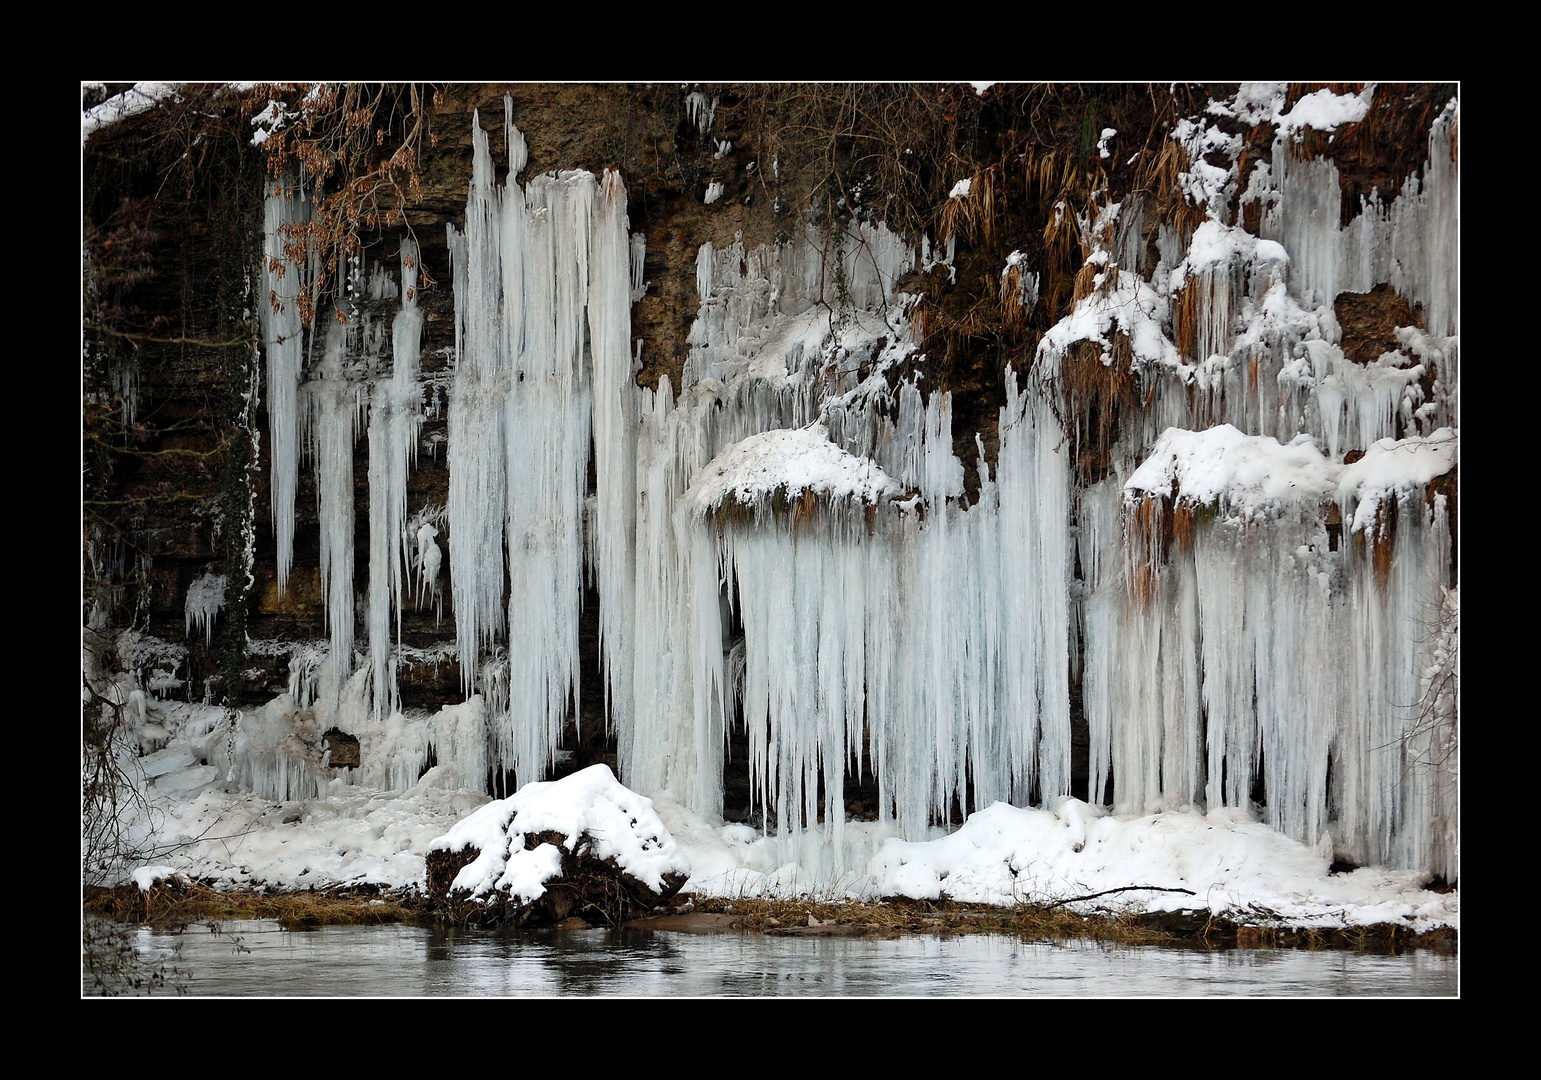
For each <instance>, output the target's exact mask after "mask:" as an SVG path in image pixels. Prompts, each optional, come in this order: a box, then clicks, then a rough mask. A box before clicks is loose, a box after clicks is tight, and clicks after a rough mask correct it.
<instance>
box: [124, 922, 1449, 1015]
mask: <svg viewBox="0 0 1541 1080" xmlns="http://www.w3.org/2000/svg"><path fill="white" fill-rule="evenodd" d="M221 931H222V932H221V933H218V934H215V933H212V932H210V930H209V929H208V928H207V927H206V926H201V925H199V926H193V927H190V928H189V929H188V930H186V931H184V932H183V933H180V934H164V933H156V932H152V931H150V930H148V929H140V930H137V931H135V932H134V935H133V941H134V944H135V947H136V949H137V950H138V951H139V952H140V954H141V956H143V957H145V958H146V959H167V960H169V961H170V962H171V963H172V964H174V965H175V966H176V967H177V968H179V969H181V970H184V971H189V972H191V978H190V980H189V981H188V982H187V983H186V985H187V992H188V993H189V994H192V995H228V996H243V997H244V996H317V995H322V996H351V997H358V996H406V997H432V996H454V995H461V996H477V997H487V996H507V997H526V996H532V995H545V996H565V995H574V996H577V995H585V996H596V995H625V996H634V997H664V996H667V997H688V996H710V997H742V996H809V997H865V996H896V995H900V996H902V995H910V996H923V997H940V996H975V995H996V996H1027V995H1039V996H1065V997H1069V996H1074V997H1087V996H1099V995H1101V996H1127V995H1140V996H1149V995H1162V996H1200V995H1202V996H1205V997H1212V996H1217V995H1218V996H1274V997H1278V996H1314V997H1337V996H1424V997H1433V996H1445V995H1454V994H1456V993H1458V992H1459V974H1460V965H1459V959H1458V957H1454V956H1444V955H1440V954H1438V953H1433V952H1429V951H1426V950H1419V951H1415V952H1411V953H1407V954H1404V955H1402V956H1368V955H1359V954H1355V953H1349V952H1341V951H1322V952H1303V951H1299V950H1293V949H1277V950H1273V949H1266V950H1240V949H1237V950H1224V951H1213V952H1201V951H1195V950H1188V949H1171V948H1159V947H1153V946H1142V947H1139V948H1129V947H1122V946H1113V945H1106V944H1100V943H1097V942H1087V941H1066V942H1058V943H1030V942H1023V941H1019V940H1016V939H1014V938H1008V937H997V936H988V935H969V936H960V937H951V938H937V937H931V936H910V937H902V938H896V939H892V940H877V939H870V938H869V939H861V938H815V937H768V936H762V935H757V934H741V933H716V934H686V933H678V932H670V931H605V930H578V931H562V930H545V931H523V932H508V931H466V930H461V931H446V930H432V929H424V928H421V927H411V926H383V927H382V926H374V927H365V926H336V927H325V928H321V929H317V930H300V931H288V930H282V929H280V928H279V927H278V924H277V923H273V922H268V921H249V922H230V923H225V924H224V925H223V926H222V928H221Z"/></svg>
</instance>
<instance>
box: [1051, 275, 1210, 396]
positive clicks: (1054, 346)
mask: <svg viewBox="0 0 1541 1080" xmlns="http://www.w3.org/2000/svg"><path fill="white" fill-rule="evenodd" d="M1169 307H1170V305H1169V304H1168V303H1167V301H1166V300H1164V299H1163V298H1162V297H1160V296H1159V295H1158V294H1157V293H1156V290H1155V289H1154V288H1152V287H1151V285H1150V284H1149V283H1148V282H1145V281H1142V280H1141V279H1140V278H1139V277H1138V276H1137V275H1135V274H1120V275H1119V277H1118V284H1117V285H1116V286H1114V287H1113V288H1111V289H1108V290H1105V291H1104V290H1101V289H1099V290H1097V291H1094V292H1092V293H1091V294H1090V295H1088V296H1087V297H1086V298H1085V299H1083V300H1082V301H1081V302H1080V303H1079V304H1077V305H1076V307H1075V310H1074V311H1073V312H1071V313H1070V314H1069V315H1067V316H1065V317H1064V318H1063V319H1061V320H1060V321H1059V322H1057V323H1055V324H1054V326H1053V327H1051V328H1050V329H1049V332H1048V333H1047V334H1045V335H1044V336H1043V340H1042V341H1041V342H1039V344H1038V358H1039V362H1040V363H1046V364H1047V370H1046V374H1049V375H1050V376H1051V377H1052V375H1054V374H1057V373H1058V369H1059V365H1060V363H1061V362H1062V361H1063V360H1064V358H1065V353H1066V352H1067V350H1068V349H1069V348H1070V346H1072V345H1074V344H1075V343H1076V342H1078V341H1094V342H1097V343H1098V344H1100V345H1102V346H1103V361H1102V362H1103V363H1104V364H1111V363H1112V344H1113V342H1112V335H1113V333H1114V331H1115V330H1122V331H1123V332H1124V333H1125V334H1127V335H1128V337H1129V345H1130V348H1131V350H1132V351H1133V353H1134V359H1135V361H1136V362H1137V363H1140V364H1146V365H1159V366H1162V367H1169V368H1173V369H1175V370H1177V371H1178V372H1179V373H1180V374H1183V377H1184V378H1185V379H1188V378H1191V377H1192V376H1191V372H1192V367H1191V365H1188V364H1185V363H1184V362H1183V359H1182V356H1181V354H1180V353H1179V352H1178V351H1177V346H1176V345H1174V344H1172V341H1171V339H1170V338H1168V337H1167V336H1166V334H1165V333H1164V332H1163V331H1162V329H1161V326H1162V323H1163V321H1165V320H1166V319H1167V318H1168V311H1169Z"/></svg>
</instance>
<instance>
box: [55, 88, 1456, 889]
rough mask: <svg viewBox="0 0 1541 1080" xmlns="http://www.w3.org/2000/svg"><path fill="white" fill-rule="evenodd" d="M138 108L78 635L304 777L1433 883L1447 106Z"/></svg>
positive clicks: (99, 273)
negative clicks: (541, 789) (994, 819)
mask: <svg viewBox="0 0 1541 1080" xmlns="http://www.w3.org/2000/svg"><path fill="white" fill-rule="evenodd" d="M115 92H116V93H115ZM155 93H156V94H158V95H159V96H158V97H156V98H155V99H154V101H153V103H152V102H151V100H150V96H149V91H148V90H147V89H141V90H137V91H136V90H131V89H129V88H126V87H104V88H100V89H95V88H93V89H88V91H87V97H88V100H87V101H86V103H85V104H86V105H87V106H90V107H92V108H91V110H90V111H88V112H87V114H86V125H85V126H86V128H88V129H89V135H88V138H87V140H86V143H85V150H84V176H85V184H84V190H85V205H84V215H83V216H84V232H85V239H86V242H85V252H84V266H85V273H84V278H83V283H84V302H85V311H86V316H85V334H84V354H83V365H84V388H83V389H84V401H85V408H84V417H83V419H84V424H83V431H84V436H85V460H86V489H85V502H84V507H83V510H84V513H83V533H84V543H85V551H86V555H87V568H86V581H85V590H84V592H85V611H84V619H85V621H86V623H87V625H88V627H90V628H91V629H90V634H91V638H92V640H93V641H95V640H101V641H104V642H107V641H110V642H111V649H112V655H111V661H112V662H113V663H115V664H116V665H118V666H119V667H121V668H122V669H123V670H125V671H130V672H133V673H135V677H136V678H137V679H138V680H140V682H141V685H142V686H143V687H144V688H145V689H146V690H148V691H153V692H154V693H155V694H157V695H160V696H164V697H175V698H181V699H191V700H198V701H208V702H211V703H219V702H222V701H223V702H227V703H229V704H231V705H232V706H238V707H244V708H245V710H246V715H245V716H242V717H241V719H240V720H239V721H233V720H232V721H228V722H233V723H239V724H246V725H247V726H248V727H253V729H254V730H255V727H257V726H262V725H267V726H271V727H272V728H273V731H272V732H271V734H273V735H274V738H273V739H267V740H264V739H256V738H251V739H247V740H246V741H245V742H244V743H242V745H243V746H250V747H253V749H251V750H250V751H249V752H250V753H251V754H259V755H260V754H267V755H269V756H271V755H275V754H276V755H280V756H281V755H283V754H292V755H294V756H295V760H296V761H297V762H298V761H300V760H301V759H303V760H304V761H305V762H307V764H306V765H305V767H304V769H303V770H300V772H296V771H295V770H296V769H298V765H296V766H294V767H293V768H289V769H288V771H287V772H286V771H284V770H283V769H280V770H279V772H280V773H282V774H283V775H285V776H286V777H287V779H286V780H285V781H284V783H285V784H286V785H289V784H292V783H293V782H294V780H293V778H294V776H296V775H300V773H301V772H302V773H303V775H304V776H305V777H308V778H309V779H308V780H306V781H305V782H308V783H312V782H319V781H320V780H323V779H325V778H327V777H330V776H333V775H344V776H347V777H349V778H350V779H353V780H355V781H357V782H364V783H371V784H376V785H378V786H382V787H398V788H399V787H404V786H410V785H411V784H412V783H414V782H416V780H417V778H418V776H419V775H420V774H421V773H422V771H423V770H425V769H427V768H428V767H429V766H430V764H433V763H437V764H439V765H442V766H445V767H446V768H447V769H448V770H449V771H451V772H453V774H454V775H455V776H456V777H458V779H459V781H460V782H463V783H464V784H466V785H467V786H472V787H480V788H483V789H484V790H489V791H494V792H499V793H501V792H502V791H504V790H507V789H508V788H509V786H510V785H512V784H515V783H523V782H524V781H526V780H530V779H537V778H540V777H541V776H545V775H551V774H552V773H553V772H566V771H570V770H571V769H572V768H574V767H577V766H580V765H585V764H589V763H591V762H594V761H605V762H606V763H609V764H612V765H614V766H616V767H617V770H618V772H619V773H620V775H621V778H622V780H623V781H625V782H626V783H627V784H628V785H629V786H631V787H632V788H635V789H638V790H643V791H654V790H664V789H668V790H671V791H673V792H674V793H675V794H676V795H677V796H679V797H680V798H682V799H683V800H684V801H686V802H687V803H690V804H692V805H694V806H696V807H697V808H698V809H702V810H709V811H714V812H726V813H728V814H729V815H730V816H747V815H748V814H749V813H750V812H751V810H752V812H753V814H754V815H755V816H756V818H759V817H760V816H761V815H765V816H766V817H767V818H768V819H769V820H771V821H773V822H774V823H775V824H777V825H778V826H779V827H781V828H792V827H795V826H797V825H799V824H808V825H812V824H815V823H816V822H823V823H824V826H825V827H826V828H829V829H831V830H833V831H834V832H835V833H836V834H837V837H838V833H839V830H840V828H841V823H842V822H843V821H844V819H845V816H846V814H847V813H855V814H857V815H859V816H869V815H871V816H881V817H884V818H890V817H892V818H895V819H896V820H897V821H898V822H899V823H900V824H901V825H902V826H903V827H904V828H905V829H906V830H909V831H912V832H913V831H917V830H920V829H922V828H923V827H924V826H925V825H926V824H927V823H928V822H930V821H933V820H938V819H949V818H951V819H953V820H956V819H957V817H958V816H959V815H960V814H962V813H967V812H970V811H972V810H973V809H975V808H976V807H983V806H985V805H988V804H989V803H990V802H992V801H994V800H997V799H1001V800H1007V801H1012V802H1015V803H1017V804H1019V805H1028V804H1038V803H1046V802H1049V801H1051V800H1053V799H1055V798H1056V797H1058V796H1060V795H1064V794H1070V793H1075V794H1077V795H1080V796H1082V797H1087V798H1090V799H1092V800H1094V801H1101V802H1111V803H1113V804H1114V805H1115V807H1116V808H1117V809H1119V810H1121V811H1127V812H1137V811H1149V810H1154V809H1162V808H1178V807H1186V806H1197V807H1205V806H1219V805H1232V806H1245V805H1247V804H1248V803H1249V801H1251V802H1255V803H1256V804H1257V805H1258V808H1259V812H1260V813H1261V814H1263V815H1265V817H1266V819H1267V820H1269V821H1270V822H1272V823H1273V824H1274V825H1275V826H1276V827H1278V828H1280V829H1281V830H1283V831H1285V832H1287V833H1289V834H1290V835H1292V836H1295V837H1296V838H1299V839H1303V840H1306V841H1307V842H1311V843H1315V842H1317V840H1318V839H1319V838H1320V837H1321V836H1323V835H1324V834H1326V835H1330V837H1331V841H1332V843H1333V844H1334V846H1335V849H1336V851H1337V852H1338V854H1339V856H1340V857H1341V858H1343V859H1345V860H1348V861H1353V862H1378V863H1380V862H1385V863H1396V864H1399V865H1416V866H1425V867H1428V868H1430V869H1432V870H1434V871H1435V872H1436V873H1440V874H1444V875H1446V876H1448V877H1450V878H1454V877H1456V876H1457V874H1458V835H1459V834H1458V822H1457V819H1456V816H1455V815H1456V805H1457V803H1456V780H1457V768H1456V766H1457V761H1458V741H1457V735H1458V713H1457V711H1456V700H1457V695H1456V684H1455V678H1456V672H1458V662H1457V660H1456V657H1457V656H1458V650H1457V646H1458V633H1459V624H1458V612H1459V608H1458V599H1457V597H1458V593H1457V591H1456V586H1457V578H1456V572H1457V562H1456V551H1457V548H1456V542H1455V537H1456V535H1457V519H1456V510H1457V487H1456V475H1457V460H1458V454H1457V444H1458V438H1457V433H1458V430H1459V392H1458V388H1459V295H1458V292H1457V286H1456V282H1457V281H1458V272H1457V271H1458V267H1457V262H1456V259H1457V253H1458V241H1459V212H1458V207H1459V164H1458V130H1459V106H1458V101H1457V97H1456V91H1455V89H1454V88H1453V87H1448V86H1446V87H1440V86H1430V85H1420V86H1385V85H1381V86H1361V85H1357V84H1356V85H1353V86H1329V87H1315V86H1301V85H1285V84H1277V85H1274V84H1268V85H1264V84H1249V85H1245V86H1241V87H1237V86H1223V87H1212V86H1206V87H1198V86H1193V87H1180V86H1179V87H1170V88H1165V87H1154V88H1153V87H1111V86H1099V87H1092V88H1083V89H1077V88H1068V87H1049V88H1045V87H1029V86H1009V87H1007V86H992V87H989V88H987V89H985V90H984V91H982V92H976V91H975V89H974V88H972V87H968V86H963V87H944V86H932V87H839V86H803V87H748V88H743V87H706V86H701V87H694V86H691V87H684V88H681V87H678V86H665V87H639V86H622V87H607V86H562V87H543V86H517V87H510V88H503V87H492V86H473V87H442V88H421V89H420V88H416V87H384V88H378V87H340V88H339V87H333V88H316V87H258V88H254V89H249V90H242V91H234V90H230V89H228V88H194V87H182V88H161V89H160V90H158V91H156V92H155ZM97 99H101V100H97ZM141 99H142V104H144V105H145V106H146V107H145V108H143V109H142V110H137V111H136V109H137V105H135V103H140V102H141ZM130 105H135V108H130V107H129V106H130ZM130 113H131V114H132V115H127V114H130ZM118 116H122V118H121V119H116V120H115V122H111V123H106V122H105V120H106V119H108V118H112V117H118ZM782 431H785V432H787V434H786V435H785V436H781V435H774V434H768V433H777V432H782ZM285 693H287V694H289V695H290V698H289V699H285V700H284V701H281V702H270V699H273V698H275V697H277V696H278V695H281V694H285ZM263 702H270V704H268V705H267V706H265V707H264V708H262V709H261V710H256V709H253V708H252V706H254V705H257V704H261V703H263ZM285 725H288V727H285ZM264 730H266V728H265V727H264ZM326 732H331V733H332V750H333V756H332V758H331V759H330V761H328V760H327V759H326V758H324V757H323V747H324V745H325V739H326V735H325V733H326ZM286 733H287V735H286ZM288 736H292V737H289V738H288V741H287V742H286V741H285V738H286V737H288ZM344 743H346V744H347V745H348V747H349V751H350V753H351V752H356V753H358V754H359V762H358V764H357V766H355V767H352V768H346V767H339V766H337V765H336V764H335V763H336V762H337V761H338V760H339V759H340V754H339V753H338V749H339V748H340V747H341V746H343V745H344ZM230 745H231V746H235V745H236V740H234V738H233V737H232V740H231V742H230ZM258 747H266V748H267V749H256V748H258ZM232 764H234V763H232ZM235 772H238V773H240V774H241V775H245V776H248V777H251V778H253V779H252V780H251V782H252V783H254V784H257V785H258V786H261V784H262V783H263V782H264V781H262V780H261V779H260V778H261V777H265V776H270V775H275V774H274V773H272V771H271V770H267V769H265V768H264V767H259V766H256V765H253V766H252V767H250V768H245V769H244V771H243V769H237V770H235ZM232 775H234V773H232Z"/></svg>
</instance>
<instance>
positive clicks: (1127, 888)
mask: <svg viewBox="0 0 1541 1080" xmlns="http://www.w3.org/2000/svg"><path fill="white" fill-rule="evenodd" d="M1121 892H1177V893H1187V894H1188V895H1189V896H1197V895H1198V894H1197V893H1195V892H1194V891H1193V890H1192V889H1167V888H1162V887H1160V886H1158V885H1123V886H1120V887H1119V888H1117V889H1103V890H1102V891H1101V892H1094V893H1087V894H1086V895H1085V896H1067V897H1065V899H1063V900H1056V901H1054V902H1053V903H1051V904H1045V905H1044V906H1045V907H1051V908H1056V907H1060V906H1061V905H1063V904H1075V903H1079V902H1080V901H1082V900H1095V899H1097V897H1099V896H1112V895H1113V894H1114V893H1121Z"/></svg>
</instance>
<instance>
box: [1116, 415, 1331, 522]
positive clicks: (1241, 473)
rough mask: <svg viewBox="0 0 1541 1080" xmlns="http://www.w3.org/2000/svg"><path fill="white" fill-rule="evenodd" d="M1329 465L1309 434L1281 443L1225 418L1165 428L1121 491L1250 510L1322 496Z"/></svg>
mask: <svg viewBox="0 0 1541 1080" xmlns="http://www.w3.org/2000/svg"><path fill="white" fill-rule="evenodd" d="M1330 468H1331V463H1330V462H1329V461H1328V460H1327V459H1326V458H1325V457H1323V456H1322V453H1321V451H1320V450H1318V449H1317V448H1316V444H1315V443H1314V442H1312V440H1311V436H1309V435H1301V436H1297V437H1296V438H1294V439H1293V440H1291V441H1290V442H1288V443H1284V444H1281V443H1280V442H1279V440H1277V439H1274V438H1271V437H1269V436H1266V435H1243V434H1242V433H1241V432H1240V431H1239V430H1238V429H1236V428H1235V427H1232V426H1231V425H1230V424H1221V425H1219V426H1218V427H1212V428H1209V429H1208V430H1207V431H1183V430H1181V429H1179V428H1168V429H1167V430H1166V431H1165V432H1163V433H1162V435H1161V438H1159V439H1158V440H1156V445H1155V446H1154V447H1153V448H1152V449H1151V452H1150V454H1149V456H1148V457H1146V459H1145V460H1144V462H1142V463H1141V465H1140V467H1139V468H1138V469H1136V470H1135V471H1134V473H1133V475H1131V476H1130V477H1129V479H1128V480H1127V481H1126V482H1125V483H1124V491H1125V493H1126V494H1139V493H1147V494H1151V495H1161V496H1172V497H1181V498H1186V499H1192V500H1194V501H1196V502H1199V503H1203V504H1205V505H1213V504H1215V503H1220V504H1222V505H1223V506H1225V507H1226V508H1227V509H1229V510H1231V511H1233V512H1241V513H1244V514H1253V513H1256V512H1258V511H1259V510H1261V509H1262V508H1263V507H1264V506H1265V505H1268V504H1272V503H1277V502H1280V501H1281V500H1287V499H1302V498H1314V499H1325V498H1327V497H1328V496H1329V495H1330V494H1331V493H1332V491H1333V483H1332V478H1331V475H1330Z"/></svg>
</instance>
